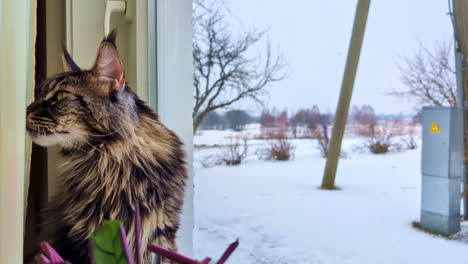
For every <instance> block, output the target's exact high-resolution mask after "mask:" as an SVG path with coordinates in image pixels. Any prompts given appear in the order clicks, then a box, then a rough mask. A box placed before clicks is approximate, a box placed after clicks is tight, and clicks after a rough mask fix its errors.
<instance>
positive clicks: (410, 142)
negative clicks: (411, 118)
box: [401, 124, 420, 149]
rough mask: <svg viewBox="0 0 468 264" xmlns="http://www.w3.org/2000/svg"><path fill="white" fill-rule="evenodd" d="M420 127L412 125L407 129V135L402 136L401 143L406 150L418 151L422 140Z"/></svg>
mask: <svg viewBox="0 0 468 264" xmlns="http://www.w3.org/2000/svg"><path fill="white" fill-rule="evenodd" d="M417 128H418V126H417V125H415V124H410V125H408V126H407V127H406V129H405V130H406V131H405V133H404V134H403V135H402V136H401V142H402V145H403V147H404V148H405V149H417V148H418V142H419V140H420V138H419V133H418V129H417Z"/></svg>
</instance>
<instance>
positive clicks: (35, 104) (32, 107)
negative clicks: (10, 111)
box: [26, 99, 44, 115]
mask: <svg viewBox="0 0 468 264" xmlns="http://www.w3.org/2000/svg"><path fill="white" fill-rule="evenodd" d="M42 101H44V100H42V99H39V100H37V101H34V102H32V103H31V104H30V105H29V106H28V107H27V108H26V114H27V115H29V114H30V113H32V112H34V111H36V110H37V109H38V108H39V107H40V106H41V103H42Z"/></svg>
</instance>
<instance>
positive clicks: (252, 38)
mask: <svg viewBox="0 0 468 264" xmlns="http://www.w3.org/2000/svg"><path fill="white" fill-rule="evenodd" d="M198 2H201V3H202V4H205V3H206V1H203V0H198ZM195 5H197V3H195ZM194 10H195V11H194V12H198V13H197V14H195V15H194V37H193V60H194V67H195V72H194V86H195V105H194V109H193V118H194V121H193V129H194V132H195V131H196V130H197V129H198V127H199V125H200V123H201V121H202V120H203V119H204V118H205V116H206V115H207V114H208V113H209V112H211V111H214V110H216V109H220V108H225V107H228V106H230V105H232V104H234V103H236V102H239V101H241V100H244V99H251V100H253V101H254V102H256V103H260V104H262V102H263V100H264V96H265V95H266V88H268V87H269V86H270V85H271V84H272V83H273V82H277V81H280V80H282V79H284V77H285V71H284V70H285V63H284V60H283V57H282V56H280V55H274V54H273V52H272V48H271V44H270V43H269V42H268V41H265V37H266V35H265V33H266V32H265V31H249V32H245V33H243V34H241V35H240V36H239V37H238V38H235V37H233V34H232V32H231V31H230V29H229V27H228V26H227V25H226V24H225V22H224V21H225V16H224V13H226V12H225V11H224V10H221V8H220V7H219V6H217V5H213V4H212V5H210V6H209V7H207V6H206V5H203V6H201V7H200V6H198V8H194ZM262 43H266V46H265V47H264V48H263V49H262V48H260V47H259V46H260V44H262ZM258 50H263V51H264V52H263V54H259V53H257V52H256V51H258Z"/></svg>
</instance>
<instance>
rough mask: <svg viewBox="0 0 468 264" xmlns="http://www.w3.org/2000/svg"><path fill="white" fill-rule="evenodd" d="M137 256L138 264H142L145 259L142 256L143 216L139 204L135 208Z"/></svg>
mask: <svg viewBox="0 0 468 264" xmlns="http://www.w3.org/2000/svg"><path fill="white" fill-rule="evenodd" d="M135 254H136V256H135V257H136V264H142V263H143V259H142V254H141V215H140V205H139V204H138V205H137V206H136V208H135Z"/></svg>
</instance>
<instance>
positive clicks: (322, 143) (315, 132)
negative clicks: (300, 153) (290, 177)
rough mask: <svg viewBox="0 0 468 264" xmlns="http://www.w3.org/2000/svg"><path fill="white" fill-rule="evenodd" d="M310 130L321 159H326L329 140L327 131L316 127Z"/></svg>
mask: <svg viewBox="0 0 468 264" xmlns="http://www.w3.org/2000/svg"><path fill="white" fill-rule="evenodd" d="M310 130H311V134H312V136H313V137H314V138H316V139H317V142H318V144H317V148H318V149H319V150H320V155H321V156H322V158H326V157H327V155H328V149H329V145H330V140H329V138H328V133H327V131H325V130H324V129H320V128H318V127H315V128H311V129H310Z"/></svg>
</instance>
